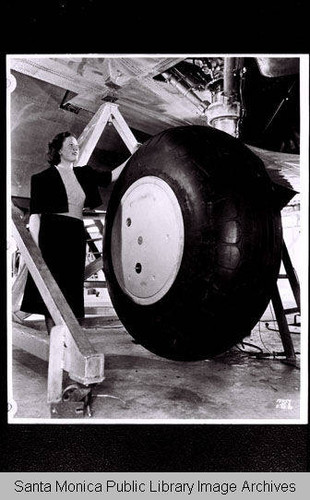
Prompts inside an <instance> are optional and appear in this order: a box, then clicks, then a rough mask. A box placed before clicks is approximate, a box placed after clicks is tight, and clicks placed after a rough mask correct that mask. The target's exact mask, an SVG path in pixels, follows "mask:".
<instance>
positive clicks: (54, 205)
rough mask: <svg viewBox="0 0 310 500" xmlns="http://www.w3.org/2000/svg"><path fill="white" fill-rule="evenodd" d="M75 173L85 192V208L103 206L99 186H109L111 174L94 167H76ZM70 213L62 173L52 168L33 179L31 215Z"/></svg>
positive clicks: (35, 175)
mask: <svg viewBox="0 0 310 500" xmlns="http://www.w3.org/2000/svg"><path fill="white" fill-rule="evenodd" d="M73 171H74V173H75V175H76V178H77V180H78V181H79V183H80V184H81V187H82V189H83V191H84V192H85V195H86V199H85V203H84V206H85V207H88V208H95V207H98V206H99V205H101V204H102V200H101V196H100V193H99V189H98V186H103V187H104V186H108V185H109V184H110V182H111V178H112V174H111V172H98V171H97V170H94V169H93V168H92V167H90V166H88V165H86V166H84V167H74V168H73ZM61 212H68V197H67V193H66V189H65V186H64V184H63V182H62V179H61V176H60V173H59V172H58V170H57V168H56V167H50V168H47V169H46V170H43V171H42V172H39V173H38V174H34V175H33V176H32V177H31V195H30V214H43V213H61Z"/></svg>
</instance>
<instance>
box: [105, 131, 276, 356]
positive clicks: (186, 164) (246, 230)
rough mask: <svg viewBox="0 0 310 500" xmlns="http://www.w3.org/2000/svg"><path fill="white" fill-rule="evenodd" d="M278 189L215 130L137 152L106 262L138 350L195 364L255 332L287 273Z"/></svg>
mask: <svg viewBox="0 0 310 500" xmlns="http://www.w3.org/2000/svg"><path fill="white" fill-rule="evenodd" d="M275 189H276V188H275V185H274V184H273V183H272V182H271V180H270V178H269V176H268V174H267V172H266V170H265V167H264V165H263V163H262V161H261V160H260V159H259V158H258V157H257V156H255V155H254V154H253V153H252V152H251V151H250V150H249V149H248V148H247V147H246V146H244V145H243V144H242V143H241V142H240V141H239V140H237V139H234V138H233V137H231V136H229V135H228V134H225V133H223V132H221V131H219V130H215V129H212V128H210V127H203V126H184V127H176V128H172V129H168V130H166V131H164V132H162V133H160V134H158V135H156V136H154V137H152V138H151V139H149V140H148V141H147V142H146V143H144V144H143V145H142V146H141V147H140V148H139V150H138V151H137V152H136V153H134V154H133V156H132V157H131V158H130V160H129V161H128V163H127V165H126V168H125V169H124V171H123V172H122V175H121V176H120V178H119V179H118V181H117V182H116V185H115V187H114V190H113V192H112V195H111V198H110V201H109V205H108V209H107V215H106V230H105V237H104V252H103V257H104V273H105V276H106V280H107V285H108V290H109V293H110V297H111V300H112V303H113V305H114V308H115V310H116V312H117V314H118V316H119V318H120V320H121V321H122V323H123V324H124V326H125V328H126V330H127V331H128V332H129V334H130V335H132V337H134V339H135V340H136V341H137V342H138V343H140V344H141V345H143V346H144V347H145V348H147V349H148V350H150V351H151V352H153V353H156V354H157V355H159V356H163V357H167V358H170V359H175V360H184V361H194V360H200V359H206V358H209V357H212V356H214V355H216V354H219V353H221V352H224V351H225V350H227V349H228V348H230V347H231V346H232V345H234V344H236V343H238V342H240V341H241V340H242V339H243V338H244V337H245V336H247V335H249V334H250V331H251V329H252V328H253V327H254V326H255V324H256V323H257V321H258V320H259V318H260V317H261V315H262V314H263V312H264V310H265V309H266V307H267V305H268V303H269V301H270V298H271V294H272V290H273V287H274V286H275V283H276V280H277V276H278V272H279V267H280V260H281V245H282V227H281V217H280V209H281V206H280V204H279V199H278V197H277V196H275Z"/></svg>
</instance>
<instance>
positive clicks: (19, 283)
mask: <svg viewBox="0 0 310 500" xmlns="http://www.w3.org/2000/svg"><path fill="white" fill-rule="evenodd" d="M26 280H27V266H26V264H25V262H22V264H21V265H20V268H19V273H18V275H17V276H16V278H15V281H14V283H13V286H12V311H13V312H16V311H18V310H19V303H20V300H21V298H22V296H23V293H24V289H25V285H26Z"/></svg>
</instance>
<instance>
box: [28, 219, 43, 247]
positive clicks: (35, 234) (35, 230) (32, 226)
mask: <svg viewBox="0 0 310 500" xmlns="http://www.w3.org/2000/svg"><path fill="white" fill-rule="evenodd" d="M40 223H41V215H40V214H31V215H30V217H29V231H30V234H31V236H32V238H33V239H34V241H35V242H36V244H37V245H38V246H39V230H40Z"/></svg>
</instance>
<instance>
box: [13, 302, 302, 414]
mask: <svg viewBox="0 0 310 500" xmlns="http://www.w3.org/2000/svg"><path fill="white" fill-rule="evenodd" d="M272 319H273V317H272V311H271V310H270V309H267V311H266V313H265V315H264V317H263V318H262V319H261V321H260V323H259V324H258V325H257V326H256V328H255V329H254V330H253V332H252V334H251V336H250V337H248V338H246V339H245V342H247V343H250V344H253V345H254V346H256V347H255V348H254V347H251V346H248V345H243V346H241V345H238V346H235V347H234V348H232V349H231V350H230V351H228V352H226V353H224V354H221V355H219V356H217V357H216V358H214V359H212V360H206V361H198V362H190V363H184V362H175V361H170V360H167V359H163V358H160V357H158V356H156V355H154V354H152V353H150V352H148V351H147V350H146V349H144V348H143V347H142V346H140V345H137V344H135V343H134V342H133V341H132V338H131V337H130V336H129V335H128V334H127V332H126V331H125V329H124V327H123V326H122V325H121V323H120V322H119V320H118V319H117V317H116V316H114V317H113V319H112V321H111V322H110V325H109V326H107V327H104V328H102V327H101V328H100V329H98V328H92V329H87V330H86V332H87V333H86V334H87V335H88V336H89V338H90V340H91V343H92V344H93V345H94V347H95V348H96V350H97V351H99V352H103V353H104V354H105V377H106V378H105V380H104V381H103V382H102V383H100V384H98V385H97V386H96V387H95V388H94V389H93V393H92V395H93V399H92V406H91V408H92V417H90V418H89V417H84V418H83V419H81V420H82V422H83V423H86V424H87V423H98V422H102V423H111V422H112V423H118V422H121V423H136V422H141V423H145V422H148V423H149V422H151V423H157V422H165V423H167V422H168V423H177V422H182V423H192V422H193V421H196V422H197V423H213V422H215V423H219V422H223V423H228V422H231V421H236V423H239V421H240V420H242V421H245V420H246V421H248V420H250V421H253V423H268V422H267V421H270V422H272V423H277V422H279V423H283V421H285V422H286V421H287V423H292V422H293V421H295V420H296V421H298V420H299V419H300V415H301V413H300V410H301V403H302V404H303V401H302V399H303V398H301V381H300V374H301V371H300V369H299V360H300V356H299V354H298V355H297V361H298V362H297V366H291V365H289V364H286V363H285V359H284V358H283V357H273V356H271V357H266V358H264V359H257V358H256V357H255V356H252V355H250V354H249V351H250V352H252V353H253V352H255V353H258V352H259V350H258V348H260V349H261V350H262V351H263V352H264V353H270V352H273V351H275V352H281V351H283V346H282V343H281V339H280V336H279V333H278V332H277V331H271V330H269V329H268V328H267V327H266V325H265V322H266V321H269V328H276V327H277V324H276V322H274V321H272ZM293 319H294V318H293V316H288V322H289V323H291V324H292V323H293ZM270 320H271V321H270ZM298 320H299V318H298ZM28 324H30V326H35V327H36V328H37V329H38V330H41V331H42V333H41V335H45V333H44V324H43V322H42V320H38V319H37V320H35V319H33V317H30V319H28ZM290 330H291V332H292V335H291V336H292V340H293V343H294V346H295V350H296V352H297V353H300V327H298V326H292V325H291V326H290ZM47 368H48V364H47V362H45V361H42V360H40V359H39V358H37V357H35V356H33V355H31V354H29V353H27V352H25V351H23V350H21V349H19V348H16V347H13V354H12V388H11V389H12V394H13V400H14V402H13V409H12V412H11V415H10V417H9V418H10V421H11V422H14V423H15V422H16V423H19V422H22V423H26V422H29V423H31V422H39V423H43V422H49V423H51V422H52V423H55V419H52V420H51V417H50V407H49V405H48V404H47V402H46V395H47ZM14 411H15V414H14V415H13V413H14ZM81 420H80V419H79V422H80V421H81ZM76 421H77V420H76V419H74V421H73V422H76ZM64 422H65V421H64V420H61V423H64ZM71 422H72V420H71ZM296 423H297V422H296Z"/></svg>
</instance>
